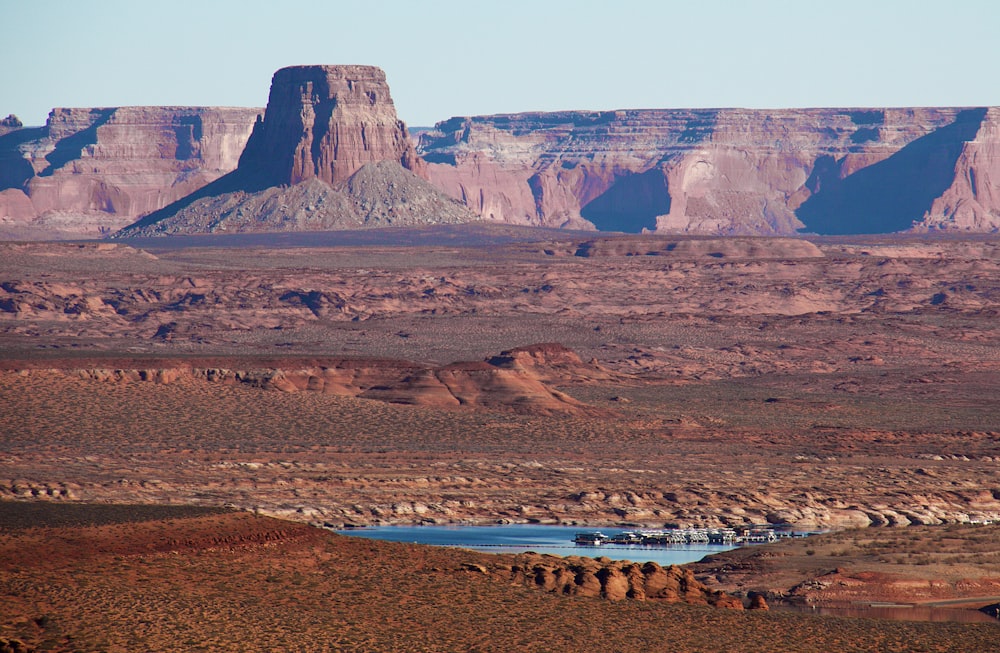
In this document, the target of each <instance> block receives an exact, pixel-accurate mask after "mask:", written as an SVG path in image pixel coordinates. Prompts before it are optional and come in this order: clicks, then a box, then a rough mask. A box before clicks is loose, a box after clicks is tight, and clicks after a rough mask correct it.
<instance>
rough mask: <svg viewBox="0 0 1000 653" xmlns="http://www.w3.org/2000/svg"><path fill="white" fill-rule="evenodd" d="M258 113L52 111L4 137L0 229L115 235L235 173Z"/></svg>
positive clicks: (186, 109) (0, 138)
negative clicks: (42, 123)
mask: <svg viewBox="0 0 1000 653" xmlns="http://www.w3.org/2000/svg"><path fill="white" fill-rule="evenodd" d="M260 112H261V110H260V109H253V108H227V107H117V108H97V109H63V108H57V109H53V110H52V112H51V113H50V114H49V118H48V121H47V123H46V125H45V126H44V127H34V128H32V127H27V128H16V129H12V130H11V131H9V132H8V133H5V134H0V229H3V231H4V232H5V233H8V234H11V235H14V236H21V237H24V236H36V237H37V236H42V237H50V238H51V237H60V236H63V237H79V236H97V235H100V234H101V233H109V232H111V231H114V230H116V229H118V228H120V227H122V226H124V225H126V224H128V223H130V222H132V221H134V220H135V219H136V218H138V217H139V216H141V215H143V214H145V213H149V212H151V211H155V210H157V209H160V208H162V207H164V206H166V205H167V204H170V203H171V202H173V201H175V200H177V199H179V198H181V197H184V196H186V195H188V194H189V193H191V192H193V191H195V190H197V189H198V188H201V187H202V186H205V185H206V184H208V183H210V182H212V181H214V180H216V179H218V178H219V177H221V176H223V175H224V174H226V173H228V172H230V171H232V170H233V169H234V168H236V165H237V162H238V160H239V157H240V154H241V153H242V152H243V148H244V146H245V145H246V142H247V139H248V138H249V137H250V132H251V130H252V128H253V125H254V120H255V118H256V117H257V116H258V115H259V114H260Z"/></svg>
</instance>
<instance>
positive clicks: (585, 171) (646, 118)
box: [418, 108, 1000, 235]
mask: <svg viewBox="0 0 1000 653" xmlns="http://www.w3.org/2000/svg"><path fill="white" fill-rule="evenodd" d="M998 125H1000V109H998V108H989V109H987V108H978V109H956V108H942V109H790V110H743V109H721V110H716V109H711V110H709V109H705V110H687V109H675V110H631V111H609V112H584V111H568V112H558V113H521V114H507V115H494V116H476V117H464V118H452V119H450V120H447V121H445V122H441V123H438V125H437V126H436V127H435V129H434V130H431V131H428V132H426V133H423V134H422V135H421V137H420V146H419V148H418V149H419V152H420V153H421V155H422V156H423V157H424V158H425V159H426V160H427V161H428V162H429V164H430V165H429V170H428V172H429V175H430V179H431V181H433V182H434V183H435V184H437V185H438V186H440V187H442V188H444V189H446V190H447V192H448V193H450V194H451V195H452V196H453V197H456V198H459V199H461V200H462V201H464V202H465V203H466V204H467V205H468V206H469V207H471V208H472V209H473V210H475V211H477V212H479V213H481V214H482V216H483V217H484V218H485V219H488V220H495V221H500V222H508V223H515V224H533V225H545V226H563V227H587V226H591V225H593V226H596V227H597V228H598V229H600V230H610V231H626V232H639V231H641V230H657V231H661V232H670V233H703V234H724V235H731V234H757V235H772V234H791V233H795V232H796V231H797V230H805V231H807V232H815V233H821V234H845V233H889V232H896V231H904V230H910V229H912V230H916V231H931V230H960V231H977V232H989V231H996V230H997V229H998V227H1000V168H998V165H1000V164H998V161H1000V157H998V156H997V154H996V152H997V150H998V147H1000V127H998Z"/></svg>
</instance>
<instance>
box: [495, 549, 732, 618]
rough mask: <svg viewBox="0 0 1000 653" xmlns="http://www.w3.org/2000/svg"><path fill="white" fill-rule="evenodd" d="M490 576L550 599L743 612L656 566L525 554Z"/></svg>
mask: <svg viewBox="0 0 1000 653" xmlns="http://www.w3.org/2000/svg"><path fill="white" fill-rule="evenodd" d="M494 574H495V575H496V576H498V577H500V579H501V580H510V581H513V582H515V583H520V584H523V585H527V586H529V587H536V588H538V589H541V590H544V591H546V592H552V593H555V594H565V595H570V596H590V597H600V598H603V599H607V600H609V601H621V600H624V599H632V600H635V601H661V602H664V603H688V604H692V605H711V606H715V607H717V608H725V609H728V610H743V603H742V602H741V601H740V600H739V599H738V598H736V597H735V596H733V595H731V594H726V593H725V592H720V591H717V590H711V589H709V588H707V587H706V586H705V585H703V584H702V583H700V582H699V581H698V580H697V579H695V577H694V573H693V572H692V571H691V570H690V569H686V568H682V567H677V566H673V565H671V566H670V567H661V566H660V565H658V564H656V563H655V562H647V563H645V564H641V565H640V564H637V563H635V562H630V561H628V560H610V559H608V558H587V557H581V556H568V557H565V558H562V557H556V556H551V555H539V554H537V553H524V554H521V555H518V556H516V557H515V558H514V563H513V564H512V565H510V566H509V567H505V568H498V569H496V570H495V571H494Z"/></svg>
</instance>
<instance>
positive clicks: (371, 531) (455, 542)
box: [338, 524, 740, 566]
mask: <svg viewBox="0 0 1000 653" xmlns="http://www.w3.org/2000/svg"><path fill="white" fill-rule="evenodd" d="M338 532H339V533H341V534H343V535H351V536H355V537H368V538H374V539H382V540H391V541H395V542H410V543H419V544H432V545H435V546H447V547H460V548H467V549H474V550H476V551H483V552H486V553H525V552H528V551H532V552H535V553H548V554H551V555H558V556H571V555H577V556H588V557H606V558H610V559H612V560H632V561H635V562H647V561H652V562H655V563H657V564H659V565H661V566H668V565H682V564H686V563H689V562H695V561H697V560H701V559H702V558H704V557H705V556H707V555H712V554H713V553H722V552H725V551H730V550H732V549H735V548H737V547H738V546H740V545H739V544H736V543H735V542H719V543H713V542H710V541H705V540H693V541H691V542H683V543H681V542H677V543H670V544H660V545H657V546H650V545H646V544H615V545H608V543H607V542H603V539H602V544H601V545H600V546H584V545H581V544H578V543H576V541H575V539H576V537H577V536H578V535H579V534H580V527H579V526H575V527H574V526H556V525H547V524H502V525H494V526H462V525H427V526H370V527H364V528H352V529H345V530H341V531H338ZM607 532H608V537H613V536H616V535H618V533H619V531H617V530H614V531H612V530H610V529H609V530H608V531H607Z"/></svg>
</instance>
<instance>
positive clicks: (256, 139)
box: [0, 66, 1000, 238]
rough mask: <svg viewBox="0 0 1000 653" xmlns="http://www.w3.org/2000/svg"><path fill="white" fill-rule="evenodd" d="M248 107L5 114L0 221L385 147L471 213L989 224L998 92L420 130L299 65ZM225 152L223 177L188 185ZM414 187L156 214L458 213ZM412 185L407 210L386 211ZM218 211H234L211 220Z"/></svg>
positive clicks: (50, 217)
mask: <svg viewBox="0 0 1000 653" xmlns="http://www.w3.org/2000/svg"><path fill="white" fill-rule="evenodd" d="M262 113H263V112H262V110H260V109H241V108H196V107H123V108H94V109H54V110H53V111H52V113H51V114H50V116H49V120H48V122H47V124H46V125H45V126H44V127H18V126H15V125H13V123H12V125H11V126H10V127H5V128H4V130H3V131H2V132H0V236H3V237H7V238H12V237H21V238H32V237H38V238H54V237H81V236H88V237H92V236H97V235H101V234H107V233H110V232H113V231H115V230H117V229H120V228H122V227H124V226H126V225H129V224H131V223H133V222H135V221H136V220H137V219H139V218H141V217H144V216H150V215H151V214H154V213H155V214H156V215H155V216H154V217H153V218H149V219H148V220H145V221H144V223H143V224H144V225H145V226H148V225H149V224H152V223H153V222H158V221H160V220H161V219H162V218H163V217H165V216H167V214H168V213H169V214H170V215H173V214H174V213H176V212H177V211H179V210H180V209H182V208H184V206H172V204H173V203H175V202H177V201H179V200H183V199H185V198H189V200H190V201H189V202H188V203H190V202H193V201H194V199H199V198H203V197H208V196H213V197H218V196H220V195H222V194H224V193H231V192H243V193H254V192H258V191H261V190H262V189H267V188H276V187H283V186H295V185H297V184H300V183H302V182H306V181H309V180H318V181H322V182H323V183H325V184H327V185H331V186H340V185H343V184H347V182H348V180H349V179H350V178H351V176H352V175H354V174H355V173H357V172H358V171H359V170H360V169H361V168H362V167H364V166H366V165H372V164H378V163H383V164H384V163H385V162H392V163H397V164H399V165H400V166H401V167H402V168H403V169H405V170H406V171H408V172H411V173H414V174H415V175H416V176H417V177H420V178H423V179H426V180H430V182H432V184H433V185H434V186H435V187H437V188H438V189H441V190H443V191H444V192H445V193H447V195H448V196H450V197H451V198H454V199H456V200H458V201H459V202H461V203H463V204H464V205H465V206H466V207H468V208H469V209H471V211H472V212H474V213H476V214H479V215H480V216H482V218H483V219H484V220H488V221H494V222H503V223H511V224H522V225H538V226H549V227H566V228H581V229H594V228H596V229H599V230H602V231H625V232H641V231H643V230H648V231H659V232H662V233H676V234H679V233H695V234H713V235H740V234H742V235H789V234H794V233H797V232H805V233H820V234H847V233H889V232H898V231H907V230H910V231H921V232H931V231H965V232H994V231H997V230H998V229H1000V108H998V107H991V108H964V109H963V108H896V109H785V110H746V109H663V110H659V109H650V110H625V111H604V112H594V111H565V112H551V113H520V114H506V115H494V116H475V117H458V118H452V119H450V120H446V121H444V122H440V123H438V124H437V125H436V126H435V127H434V128H433V129H431V130H428V131H424V132H422V133H421V134H420V136H419V141H418V144H417V147H416V148H414V146H413V143H412V142H411V140H410V139H409V138H407V132H406V128H405V125H404V124H403V123H402V121H400V120H399V119H398V117H397V116H396V112H395V108H394V106H393V103H392V98H391V96H390V95H389V89H388V85H387V84H386V81H385V75H384V73H383V72H382V71H381V70H380V69H378V68H376V67H372V66H296V67H291V68H284V69H282V70H279V71H277V72H276V73H275V75H274V78H273V80H272V87H271V92H270V96H269V102H268V110H267V113H266V115H267V116H268V118H261V115H262ZM251 132H252V134H251ZM244 146H245V149H244ZM237 163H239V164H240V167H241V168H242V170H241V174H240V178H239V179H231V180H229V183H228V184H223V185H220V186H218V187H215V188H214V189H209V191H206V192H204V193H202V194H201V195H196V196H193V197H192V194H193V193H196V192H197V191H199V190H200V189H203V188H204V187H205V186H206V185H208V184H209V183H211V182H214V181H217V180H219V179H220V178H221V177H223V176H224V175H226V174H227V173H230V172H232V171H233V170H235V169H236V167H237ZM384 171H385V168H384V166H383V169H382V171H376V172H375V173H374V176H375V177H378V178H381V177H384V176H385V174H384ZM393 174H394V175H395V176H396V177H398V174H397V173H393ZM369 176H372V173H371V171H370V174H369ZM403 181H406V184H404V185H407V186H414V184H416V182H413V181H412V180H410V179H409V178H408V177H405V178H397V179H395V180H394V181H393V183H392V185H390V184H389V183H388V182H387V183H386V184H381V185H384V186H386V188H387V189H389V188H392V187H398V186H399V185H400V183H401V182H403ZM317 188H320V189H321V190H322V191H323V193H326V192H327V191H326V190H325V189H323V188H322V187H317ZM430 190H431V189H429V187H428V188H425V187H422V186H419V184H417V186H414V188H413V189H411V191H412V192H408V196H407V198H405V201H404V200H403V199H400V198H399V197H397V196H396V195H398V193H391V192H381V191H379V192H378V193H377V195H378V197H377V198H376V199H375V200H371V199H370V198H369V199H367V200H359V199H358V198H354V199H352V200H347V199H344V198H336V199H337V201H335V202H334V201H331V202H328V203H327V204H328V207H327V208H328V210H327V214H328V215H327V214H323V215H319V216H317V215H316V214H315V212H314V211H310V210H307V209H308V208H309V207H310V206H315V202H314V200H315V199H316V198H315V197H313V195H316V194H317V192H318V191H316V188H313V187H311V188H310V192H307V193H305V195H308V197H306V199H304V200H303V199H302V198H299V197H298V195H302V194H303V193H297V194H296V193H293V195H295V196H294V197H290V198H285V197H283V196H282V197H280V198H277V199H274V198H271V197H270V196H268V197H263V196H261V197H256V198H251V200H250V203H249V204H244V199H245V198H243V197H242V196H241V197H233V196H231V195H230V196H226V197H225V198H224V200H223V201H215V202H214V203H211V204H205V205H203V206H202V207H201V208H200V209H198V210H197V211H195V212H194V213H192V214H189V215H187V216H186V217H185V218H184V219H183V220H181V221H180V223H179V224H178V225H173V226H166V225H164V227H163V228H164V229H168V230H172V232H177V233H187V232H197V231H199V230H201V231H205V230H208V227H206V225H209V223H211V228H212V229H220V230H221V229H228V230H230V231H234V230H235V231H246V230H275V229H277V230H288V229H301V228H309V229H335V228H357V227H361V226H384V225H387V224H411V223H412V224H423V223H426V222H433V221H435V220H434V219H433V218H428V215H429V214H430V213H434V214H436V215H439V216H442V217H439V218H438V219H437V221H443V222H461V221H466V220H468V219H470V218H469V216H468V214H465V213H462V212H461V211H457V210H456V209H455V207H453V206H450V205H449V204H448V203H447V202H442V201H441V200H442V199H443V198H438V197H432V198H431V199H426V198H428V197H430V196H431V195H433V193H431V192H430ZM271 194H272V195H273V194H274V193H273V192H272V193H271ZM321 194H322V193H321ZM411 196H412V197H411ZM417 196H419V197H421V198H424V199H421V203H423V204H424V205H425V206H424V207H423V208H422V209H421V210H420V211H419V213H420V215H414V216H411V215H409V214H406V215H402V214H398V212H399V210H400V208H401V207H402V208H408V206H413V205H414V203H413V201H412V198H413V197H417ZM272 200H273V201H272ZM425 200H426V201H425ZM267 202H270V203H271V204H275V205H276V206H281V205H286V206H292V205H294V206H295V207H298V205H299V204H302V209H303V210H301V211H300V210H298V209H297V208H296V210H294V211H290V212H289V211H286V212H285V213H287V214H285V213H283V214H281V215H271V214H270V213H267V211H264V213H267V215H264V214H263V213H262V210H261V208H260V207H259V206H257V205H258V204H264V203H267ZM360 204H364V205H366V206H368V207H369V208H359V206H355V205H360ZM375 204H378V205H379V206H380V208H379V209H378V210H377V211H376V213H375V214H372V213H371V208H370V207H371V206H374V205H375ZM166 207H171V210H170V211H167V212H163V211H164V209H165V208H166ZM224 212H229V213H232V214H233V216H234V217H235V216H236V215H237V214H239V215H240V216H242V217H241V219H240V220H236V221H234V222H232V224H227V225H225V226H224V225H222V224H221V223H220V224H215V222H216V218H217V217H218V214H220V213H224ZM411 212H412V211H411ZM425 214H427V215H425ZM258 222H260V223H261V224H257V223H258ZM147 231H149V230H148V229H147ZM144 233H145V232H144Z"/></svg>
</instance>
